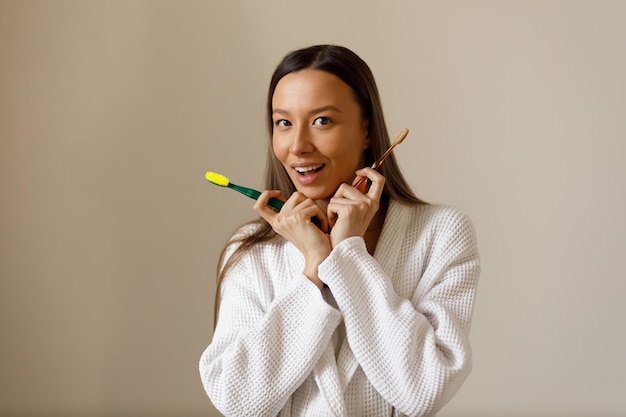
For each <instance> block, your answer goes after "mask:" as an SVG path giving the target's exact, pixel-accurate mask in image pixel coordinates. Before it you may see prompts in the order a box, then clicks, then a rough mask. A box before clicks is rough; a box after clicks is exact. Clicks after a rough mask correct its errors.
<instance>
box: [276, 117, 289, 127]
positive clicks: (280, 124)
mask: <svg viewBox="0 0 626 417" xmlns="http://www.w3.org/2000/svg"><path fill="white" fill-rule="evenodd" d="M274 125H275V126H278V127H287V126H291V122H290V121H289V120H285V119H279V120H276V121H275V122H274Z"/></svg>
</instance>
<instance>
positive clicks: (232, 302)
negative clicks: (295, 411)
mask: <svg viewBox="0 0 626 417" xmlns="http://www.w3.org/2000/svg"><path fill="white" fill-rule="evenodd" d="M270 262H271V260H270ZM258 271H259V270H258V268H255V267H254V263H253V262H250V257H249V256H244V257H243V258H242V259H241V260H240V261H239V262H238V264H237V265H235V266H234V267H233V268H231V270H230V271H229V273H228V274H227V275H226V276H225V277H224V280H223V282H222V294H221V304H220V309H219V320H218V323H217V327H216V329H215V333H214V335H213V339H212V342H211V344H210V345H209V346H208V348H207V349H206V350H205V351H204V353H203V354H202V356H201V359H200V375H201V379H202V383H203V385H204V388H205V390H206V392H207V394H208V396H209V398H210V399H211V401H212V402H213V404H214V405H215V407H216V408H217V409H218V410H219V411H220V412H221V413H223V414H224V415H225V416H243V415H267V416H269V415H277V414H278V413H279V412H280V410H281V409H282V408H283V407H284V406H285V404H286V403H287V402H288V400H289V398H290V396H291V395H292V394H293V392H294V391H295V390H296V389H297V388H298V387H299V386H300V385H301V384H302V383H303V382H304V380H305V379H306V378H307V376H308V375H309V374H310V373H311V371H312V369H313V367H314V366H315V364H316V362H317V361H318V360H319V358H320V357H321V355H322V353H323V352H324V349H325V347H326V346H327V345H328V343H329V341H330V339H331V337H332V333H333V331H334V330H335V328H336V327H337V326H338V324H339V322H340V320H341V313H339V311H338V310H337V309H335V308H333V307H331V306H330V305H328V304H327V303H326V301H325V300H324V298H323V297H322V294H321V293H320V291H319V289H318V288H317V286H315V285H314V284H313V283H311V282H310V281H309V280H308V279H307V278H306V276H304V275H296V276H294V277H293V279H292V281H291V282H290V283H289V285H288V286H287V287H286V288H284V289H283V290H282V291H281V293H279V294H277V295H276V298H275V299H274V300H272V301H271V302H270V303H269V305H264V303H263V301H262V299H263V297H261V296H260V295H261V294H263V293H264V292H266V288H265V289H264V288H263V286H266V285H269V284H268V283H269V282H270V278H269V277H267V276H259V272H258Z"/></svg>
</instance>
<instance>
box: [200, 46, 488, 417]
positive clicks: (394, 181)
mask: <svg viewBox="0 0 626 417" xmlns="http://www.w3.org/2000/svg"><path fill="white" fill-rule="evenodd" d="M267 112H268V114H267V116H268V127H269V132H270V138H271V145H272V146H271V147H270V150H269V152H268V168H267V178H266V187H267V189H268V190H269V191H265V192H264V193H263V194H262V195H261V197H260V198H259V199H258V200H257V202H256V203H255V205H254V210H255V211H256V212H257V213H258V214H259V215H260V217H261V219H260V220H259V221H258V222H254V223H253V224H248V225H246V226H243V227H241V228H240V229H239V230H238V231H237V232H236V233H235V235H234V236H233V238H232V239H231V241H230V242H229V245H227V247H226V248H225V250H224V253H223V254H222V259H221V261H220V268H221V269H220V275H219V281H218V285H219V287H218V293H217V297H216V298H217V301H218V302H219V303H220V304H219V312H218V311H217V307H216V317H217V324H216V328H215V333H214V336H213V340H212V342H211V344H210V345H209V347H208V348H207V349H206V351H205V352H204V353H203V355H202V358H201V361H200V373H201V377H202V382H203V385H204V387H205V390H206V392H207V394H208V395H209V397H210V398H211V400H212V402H213V403H214V404H215V406H216V407H217V408H218V409H219V410H220V411H221V412H222V413H223V414H225V415H227V416H230V415H232V416H248V415H254V416H275V415H281V416H326V415H328V416H333V415H334V416H376V417H380V416H404V415H407V416H432V415H434V413H436V412H437V411H438V410H439V409H440V408H441V407H442V406H443V405H444V404H445V403H446V402H447V401H448V400H450V398H451V397H452V396H453V395H454V394H455V393H456V391H457V390H458V389H459V387H460V386H461V384H462V383H463V381H464V380H465V378H466V377H467V375H468V373H469V371H470V368H471V351H470V344H469V340H468V335H469V327H470V321H471V312H472V305H473V299H474V293H475V288H476V283H477V280H478V275H479V269H480V267H479V260H478V253H477V246H476V239H475V235H474V231H473V227H472V225H471V222H470V220H469V219H468V218H467V217H466V216H464V215H463V214H462V213H460V212H459V211H458V210H456V209H454V208H449V207H440V206H435V205H429V204H426V203H424V202H422V201H421V200H419V199H418V198H417V197H415V195H414V194H413V193H412V191H411V190H410V188H409V186H408V185H407V183H406V181H405V180H404V178H403V177H402V175H401V173H400V170H399V168H398V165H397V163H396V160H395V158H394V157H393V155H391V156H390V157H389V158H388V159H387V160H386V161H385V163H384V164H383V165H382V166H381V167H380V169H379V171H375V170H373V169H370V168H362V167H367V166H370V165H371V164H372V162H373V161H374V160H375V158H377V157H378V156H380V155H381V154H382V153H383V152H384V151H385V149H387V148H388V147H389V145H390V141H389V137H388V133H387V128H386V126H385V122H384V118H383V112H382V107H381V103H380V98H379V95H378V91H377V88H376V84H375V82H374V78H373V76H372V74H371V72H370V70H369V68H368V66H367V65H366V64H365V62H363V61H362V60H361V59H360V58H359V57H358V56H357V55H355V54H354V53H353V52H351V51H350V50H348V49H346V48H343V47H339V46H332V45H319V46H313V47H309V48H305V49H301V50H297V51H294V52H292V53H290V54H288V55H287V56H286V57H285V58H284V59H283V61H282V62H281V63H280V64H279V66H278V67H277V69H276V70H275V72H274V75H273V77H272V80H271V83H270V88H269V94H268V102H267ZM355 177H357V178H358V177H366V178H367V179H368V182H369V183H370V186H369V189H367V190H366V191H365V192H364V193H363V192H361V191H359V190H358V189H356V188H355V187H353V186H352V185H351V184H354V182H355V181H354V180H355ZM271 197H275V198H280V199H283V200H286V202H285V205H284V207H283V209H282V210H281V211H280V212H276V211H274V210H273V209H271V208H270V207H268V206H267V201H268V199H269V198H271ZM313 220H315V221H313ZM216 306H217V303H216ZM218 313H219V314H218Z"/></svg>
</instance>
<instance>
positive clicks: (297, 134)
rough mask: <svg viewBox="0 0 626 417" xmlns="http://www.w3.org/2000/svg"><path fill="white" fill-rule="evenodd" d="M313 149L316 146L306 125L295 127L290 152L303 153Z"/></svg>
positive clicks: (294, 153)
mask: <svg viewBox="0 0 626 417" xmlns="http://www.w3.org/2000/svg"><path fill="white" fill-rule="evenodd" d="M313 149H314V146H313V142H312V141H311V134H310V132H309V131H308V129H306V128H304V127H300V128H298V129H294V130H293V135H292V137H291V143H290V146H289V152H290V153H291V154H293V155H301V154H303V153H309V152H312V151H313Z"/></svg>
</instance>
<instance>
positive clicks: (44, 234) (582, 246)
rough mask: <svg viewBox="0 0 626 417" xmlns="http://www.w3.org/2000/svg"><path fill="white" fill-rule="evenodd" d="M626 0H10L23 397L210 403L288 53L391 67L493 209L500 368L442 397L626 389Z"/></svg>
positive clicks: (75, 409) (391, 80) (484, 227)
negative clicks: (231, 268) (270, 86)
mask: <svg viewBox="0 0 626 417" xmlns="http://www.w3.org/2000/svg"><path fill="white" fill-rule="evenodd" d="M625 41H626V2H625V1H620V0H616V1H598V0H593V1H592V0H589V1H574V0H571V1H569V0H561V1H558V0H545V1H525V0H519V1H499V0H483V1H390V2H373V1H372V2H362V1H358V0H349V1H336V0H334V1H327V0H321V1H316V2H309V3H304V2H288V1H277V0H266V1H252V0H251V1H233V2H219V3H218V2H214V1H205V2H202V1H158V0H155V1H79V0H77V1H52V0H49V1H22V0H15V1H5V0H2V1H1V2H0V59H1V61H0V138H1V143H0V146H1V148H0V186H1V191H2V193H1V196H2V197H1V200H0V201H1V202H0V216H1V217H0V219H1V220H0V236H1V239H0V244H1V247H0V276H1V291H0V313H1V314H0V326H1V328H0V331H1V334H2V342H1V345H0V346H1V347H0V383H1V389H0V415H2V416H20V415H23V416H70V417H71V416H85V417H90V416H112V415H118V416H151V417H158V416H168V417H172V416H209V415H216V414H214V413H215V412H214V411H213V409H212V408H211V405H210V402H209V401H208V399H207V398H206V396H205V395H204V392H203V390H202V387H201V384H200V380H199V376H198V373H197V362H198V358H199V355H200V353H201V351H202V350H203V349H204V347H205V346H206V345H207V344H208V343H209V341H210V339H211V331H212V302H213V292H214V287H215V286H214V281H215V277H214V268H215V262H216V258H217V255H218V253H219V251H220V249H221V247H222V244H223V243H224V241H225V239H226V238H227V236H228V234H229V233H230V231H231V230H232V229H233V228H234V227H235V226H236V225H238V224H239V223H241V222H243V221H244V220H247V219H250V218H252V217H253V214H252V212H251V205H252V202H251V201H249V200H247V199H245V198H244V197H241V196H239V195H236V194H235V193H234V192H230V191H227V190H221V189H218V188H217V187H215V186H213V185H210V184H208V183H207V182H206V181H205V180H204V178H203V175H204V172H205V171H206V170H213V171H216V172H220V173H223V174H224V175H227V176H228V177H230V179H231V180H232V181H233V182H236V183H240V184H243V185H248V186H254V187H258V186H260V184H261V179H260V178H261V175H262V171H263V163H264V156H263V155H264V152H265V147H266V137H265V131H264V124H263V110H264V96H265V90H266V86H267V83H268V80H269V76H270V74H271V71H272V70H273V68H274V66H275V65H276V64H277V63H278V61H279V60H280V58H281V57H282V56H283V55H284V54H285V53H286V52H287V51H289V50H291V49H294V48H296V47H301V46H307V45H310V44H313V43H338V44H343V45H346V46H349V47H350V48H352V49H354V50H355V51H356V52H357V53H359V54H360V55H361V56H362V57H363V58H364V59H365V60H366V61H367V62H368V63H369V64H370V65H371V67H372V69H373V71H374V73H375V74H376V76H377V80H378V82H379V87H380V89H381V93H382V98H383V102H384V106H385V110H386V114H387V117H388V122H389V127H390V129H391V130H392V133H395V131H397V130H399V129H401V128H403V127H408V128H410V129H411V134H410V136H409V138H408V139H407V141H406V142H405V143H404V144H403V145H402V146H401V147H400V148H398V157H399V159H400V162H401V164H402V167H403V169H404V171H405V173H406V175H407V177H408V178H409V179H410V182H411V184H412V185H413V186H414V187H415V189H416V190H417V192H418V194H419V195H420V196H421V197H423V198H425V199H427V200H429V201H433V202H440V203H446V204H454V205H457V206H459V207H460V208H462V209H463V210H464V211H466V212H467V213H468V214H469V215H470V216H471V217H472V218H473V220H474V222H475V225H476V228H477V230H478V234H479V238H480V247H481V254H482V258H483V275H482V277H481V283H480V291H479V294H478V299H477V304H476V309H475V318H474V326H473V333H472V340H473V343H474V350H475V368H474V372H473V374H472V375H471V377H470V379H469V380H468V381H467V383H466V384H465V385H464V387H463V388H462V390H461V391H460V393H459V394H458V396H457V397H456V398H455V399H454V400H453V402H452V403H450V405H449V406H448V407H446V408H445V409H444V411H442V412H441V414H440V415H441V416H442V417H472V416H473V417H501V416H505V415H506V416H509V417H515V416H530V415H541V416H591V415H597V416H600V415H601V416H604V417H610V416H618V415H620V416H621V415H624V414H625V413H626V397H625V396H624V389H625V388H626V376H625V375H626V361H625V359H624V352H626V336H625V334H624V333H625V332H624V317H625V315H626V307H625V303H624V302H623V300H624V295H623V294H624V292H625V291H626V284H625V279H624V278H625V273H624V267H625V264H624V258H625V255H626V253H625V252H626V251H625V250H624V249H625V244H624V243H625V242H624V234H625V233H626V222H625V221H624V213H626V196H625V186H624V179H625V178H626V168H625V164H624V162H623V160H624V155H625V154H626V146H625V145H624V142H625V139H626V54H625V50H626V49H625Z"/></svg>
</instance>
